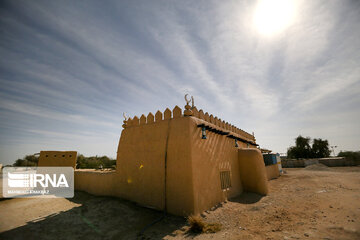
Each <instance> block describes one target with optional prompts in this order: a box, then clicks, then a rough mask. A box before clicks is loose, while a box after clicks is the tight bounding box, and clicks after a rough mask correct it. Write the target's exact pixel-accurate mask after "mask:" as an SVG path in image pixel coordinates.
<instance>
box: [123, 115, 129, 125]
mask: <svg viewBox="0 0 360 240" xmlns="http://www.w3.org/2000/svg"><path fill="white" fill-rule="evenodd" d="M123 117H124V121H123V123H124V124H123V125H122V127H123V128H126V125H127V121H128V119H129V117H128V116H126V113H125V112H123Z"/></svg>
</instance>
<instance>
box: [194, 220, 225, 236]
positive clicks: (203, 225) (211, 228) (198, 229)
mask: <svg viewBox="0 0 360 240" xmlns="http://www.w3.org/2000/svg"><path fill="white" fill-rule="evenodd" d="M188 222H189V224H190V228H189V231H191V232H193V233H216V232H218V231H220V230H221V226H222V225H221V224H220V223H207V222H205V221H204V219H202V218H201V217H200V216H189V217H188Z"/></svg>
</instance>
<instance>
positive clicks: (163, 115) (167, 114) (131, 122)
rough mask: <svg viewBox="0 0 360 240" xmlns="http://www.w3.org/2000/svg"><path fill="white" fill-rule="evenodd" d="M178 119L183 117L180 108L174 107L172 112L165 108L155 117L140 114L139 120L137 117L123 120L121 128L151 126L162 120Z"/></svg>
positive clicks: (150, 114)
mask: <svg viewBox="0 0 360 240" xmlns="http://www.w3.org/2000/svg"><path fill="white" fill-rule="evenodd" d="M179 117H183V114H182V110H181V108H180V107H178V106H175V107H174V108H173V110H170V109H169V108H166V109H165V110H164V111H163V112H161V111H160V110H158V111H157V112H156V113H155V115H154V114H153V113H151V112H150V113H148V115H147V116H145V115H144V114H142V115H141V116H140V118H139V117H138V116H134V117H133V118H125V120H124V125H123V127H124V128H127V127H133V126H139V125H145V124H152V123H156V122H160V121H163V120H169V119H172V118H179Z"/></svg>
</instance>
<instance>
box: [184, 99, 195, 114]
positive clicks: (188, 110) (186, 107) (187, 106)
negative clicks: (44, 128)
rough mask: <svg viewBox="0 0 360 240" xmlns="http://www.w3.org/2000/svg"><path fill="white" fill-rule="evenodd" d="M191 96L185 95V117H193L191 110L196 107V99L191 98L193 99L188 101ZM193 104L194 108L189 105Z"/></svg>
mask: <svg viewBox="0 0 360 240" xmlns="http://www.w3.org/2000/svg"><path fill="white" fill-rule="evenodd" d="M188 96H189V94H185V101H186V105H185V110H184V116H192V115H193V111H192V110H191V109H192V108H193V107H194V97H193V96H191V99H188ZM190 102H192V107H191V106H190V105H189V103H190Z"/></svg>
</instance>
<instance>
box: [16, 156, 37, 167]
mask: <svg viewBox="0 0 360 240" xmlns="http://www.w3.org/2000/svg"><path fill="white" fill-rule="evenodd" d="M38 162H39V156H35V155H26V156H25V157H24V158H23V159H18V160H16V161H15V163H14V164H13V166H14V167H35V166H37V165H38Z"/></svg>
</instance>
